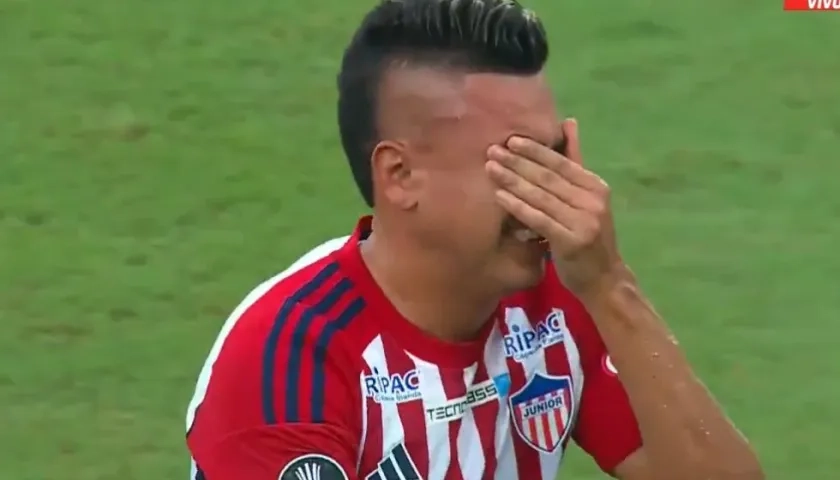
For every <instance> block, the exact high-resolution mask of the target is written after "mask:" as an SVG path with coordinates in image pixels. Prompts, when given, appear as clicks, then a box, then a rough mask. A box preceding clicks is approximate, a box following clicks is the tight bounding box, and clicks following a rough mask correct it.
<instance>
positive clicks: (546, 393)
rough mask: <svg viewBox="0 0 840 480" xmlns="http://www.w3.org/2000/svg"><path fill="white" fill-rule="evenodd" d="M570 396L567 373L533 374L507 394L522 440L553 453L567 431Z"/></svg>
mask: <svg viewBox="0 0 840 480" xmlns="http://www.w3.org/2000/svg"><path fill="white" fill-rule="evenodd" d="M574 398H575V396H574V391H573V389H572V379H571V378H570V377H569V376H562V377H556V376H553V375H545V374H542V373H536V374H534V376H533V377H531V380H529V381H528V383H526V384H525V386H524V387H522V388H520V389H519V390H518V391H517V392H516V393H514V394H512V395H511V396H510V398H509V402H510V415H511V420H513V424H514V426H515V427H516V431H517V432H519V435H520V436H521V437H522V439H523V440H525V442H527V443H528V444H529V445H531V446H532V447H534V448H536V449H537V450H539V451H541V452H544V453H553V452H555V451H556V450H557V448H558V447H560V445H562V444H563V442H564V441H565V440H566V437H568V435H569V432H570V431H571V428H572V425H571V424H572V421H573V419H574V412H575V408H574Z"/></svg>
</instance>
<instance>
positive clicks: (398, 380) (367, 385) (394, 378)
mask: <svg viewBox="0 0 840 480" xmlns="http://www.w3.org/2000/svg"><path fill="white" fill-rule="evenodd" d="M362 385H363V388H364V392H365V396H366V397H368V398H371V399H373V401H375V402H377V403H383V402H394V403H403V402H410V401H412V400H418V399H419V398H420V397H421V396H422V393H421V391H420V373H419V372H418V371H417V369H412V370H409V371H407V372H404V373H392V374H384V373H380V371H379V369H377V368H374V369H373V370H372V371H371V374H370V375H365V376H364V377H362Z"/></svg>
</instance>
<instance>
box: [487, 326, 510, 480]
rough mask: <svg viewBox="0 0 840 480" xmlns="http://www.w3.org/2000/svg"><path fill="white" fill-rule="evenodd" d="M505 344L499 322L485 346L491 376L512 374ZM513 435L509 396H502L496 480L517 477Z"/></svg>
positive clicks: (497, 427)
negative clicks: (508, 364)
mask: <svg viewBox="0 0 840 480" xmlns="http://www.w3.org/2000/svg"><path fill="white" fill-rule="evenodd" d="M504 344H505V343H504V338H503V337H502V331H501V329H500V328H499V325H498V324H497V325H496V326H495V327H494V328H493V331H492V332H491V333H490V337H489V338H488V339H487V344H486V345H485V347H484V364H485V365H486V367H487V374H488V375H489V377H490V378H496V377H498V376H499V375H510V371H509V370H508V366H507V357H506V356H505V350H504ZM507 393H508V394H509V393H510V392H507ZM513 435H515V432H514V431H513V428H512V427H511V423H510V406H509V404H508V402H507V398H501V399H499V414H498V415H497V416H496V438H494V439H493V441H494V447H495V448H494V450H495V451H496V471H495V472H494V478H495V479H496V480H510V479H512V478H517V472H516V455H514V453H513V440H514V438H513Z"/></svg>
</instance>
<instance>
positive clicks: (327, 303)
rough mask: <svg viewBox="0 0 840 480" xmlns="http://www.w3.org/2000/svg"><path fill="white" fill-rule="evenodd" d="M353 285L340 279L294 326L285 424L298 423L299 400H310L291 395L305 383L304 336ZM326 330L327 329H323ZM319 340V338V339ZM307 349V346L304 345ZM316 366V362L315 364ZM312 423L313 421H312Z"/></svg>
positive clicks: (316, 385)
mask: <svg viewBox="0 0 840 480" xmlns="http://www.w3.org/2000/svg"><path fill="white" fill-rule="evenodd" d="M352 286H353V284H352V283H351V282H350V280H349V279H347V278H342V279H341V280H340V281H339V282H338V283H337V284H336V285H335V286H334V287H332V288H331V289H330V290H329V291H328V292H327V293H326V295H324V297H323V298H321V299H320V300H319V301H318V303H316V304H315V305H313V306H311V307H308V308H306V309H305V310H304V311H303V313H302V314H301V316H300V319H299V320H298V322H297V324H295V329H294V331H293V332H292V344H291V348H290V350H291V351H290V353H289V362H288V364H287V365H286V375H285V377H286V388H285V390H284V392H286V408H285V412H286V415H285V417H286V419H285V420H286V422H290V423H291V422H299V421H301V419H300V404H299V402H300V399H301V398H308V399H310V400H312V399H311V398H310V397H308V396H302V395H300V394H297V395H292V394H291V393H292V392H295V391H297V390H300V388H301V387H302V386H303V385H304V384H305V383H306V382H303V383H302V382H301V377H302V374H301V371H302V366H301V362H302V361H303V356H304V355H307V354H311V353H310V350H308V349H304V345H306V335H307V333H308V332H309V330H310V329H311V328H312V322H314V321H315V318H316V317H317V316H318V315H324V314H326V313H327V312H329V311H330V310H332V309H333V307H335V305H336V304H337V303H338V301H339V300H341V298H342V297H343V296H344V295H345V294H346V293H347V292H348V291H350V288H351V287H352ZM325 328H327V327H325ZM319 338H320V337H319ZM306 346H307V347H308V346H309V345H306ZM316 365H317V362H316ZM321 380H322V381H321V382H319V381H318V379H313V381H312V389H313V391H319V390H322V389H323V379H321ZM312 403H313V408H314V405H315V404H316V403H315V402H314V400H312ZM313 421H315V420H314V419H313Z"/></svg>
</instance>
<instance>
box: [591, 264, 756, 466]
mask: <svg viewBox="0 0 840 480" xmlns="http://www.w3.org/2000/svg"><path fill="white" fill-rule="evenodd" d="M582 300H583V301H584V303H585V304H586V306H587V308H588V309H589V311H590V313H591V314H592V316H593V318H594V320H595V324H596V325H597V327H598V330H599V332H600V334H601V336H602V338H603V340H604V342H605V344H606V346H607V350H608V351H609V353H610V356H611V358H612V361H613V364H614V365H615V367H616V369H617V370H618V371H619V372H620V378H621V381H622V383H623V385H624V387H625V389H626V390H627V394H628V396H629V398H630V403H631V405H632V407H633V411H634V413H635V415H636V417H637V420H638V422H639V428H640V430H641V432H642V439H643V442H644V448H645V453H646V456H647V458H648V462H649V463H650V471H651V472H654V474H655V475H656V477H655V478H660V476H661V478H662V479H668V480H672V479H677V478H678V479H680V480H693V479H698V480H699V479H703V480H718V479H739V480H741V479H743V480H752V479H761V478H763V475H762V473H761V467H760V465H759V463H758V460H757V458H756V456H755V454H754V453H753V451H752V449H751V448H750V446H749V444H748V442H747V440H746V439H745V438H744V437H743V435H741V433H740V432H739V431H738V430H737V429H736V428H735V427H734V425H733V424H732V423H731V422H730V421H729V419H728V418H727V416H726V414H725V413H724V412H723V411H722V409H721V407H720V406H719V405H718V404H717V402H716V401H715V400H714V398H713V397H712V395H711V394H710V392H709V391H708V390H707V389H706V387H705V386H704V385H703V384H702V382H700V380H699V379H698V378H697V377H696V376H695V375H694V373H693V372H692V369H691V366H690V365H689V363H688V361H687V359H686V357H685V355H684V354H683V352H682V350H681V349H680V348H679V346H678V344H677V342H676V340H675V339H674V337H673V335H672V334H671V332H670V331H669V329H668V328H667V326H666V325H665V323H664V322H663V321H662V319H661V318H660V317H659V315H657V313H656V312H655V310H654V309H653V307H652V306H651V305H650V303H649V302H648V301H647V300H646V299H645V297H644V296H643V295H642V293H641V291H640V290H639V288H638V285H637V284H636V282H635V279H634V278H633V276H632V274H631V273H630V272H629V271H622V272H620V274H619V275H618V276H617V277H615V278H612V279H610V280H609V281H608V282H605V284H603V285H601V286H600V287H599V288H598V289H597V290H596V291H594V292H591V293H589V294H587V295H585V296H584V298H582Z"/></svg>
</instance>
